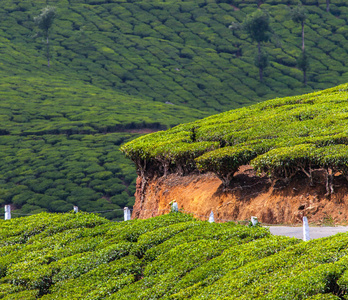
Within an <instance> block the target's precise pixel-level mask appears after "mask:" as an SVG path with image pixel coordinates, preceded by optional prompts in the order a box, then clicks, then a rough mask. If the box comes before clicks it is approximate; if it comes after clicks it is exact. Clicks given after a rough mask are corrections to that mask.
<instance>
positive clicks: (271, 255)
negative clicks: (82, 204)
mask: <svg viewBox="0 0 348 300" xmlns="http://www.w3.org/2000/svg"><path fill="white" fill-rule="evenodd" d="M0 223H1V224H0V225H1V226H0V227H1V232H0V253H1V258H0V262H1V273H0V294H1V297H3V298H4V299H27V300H30V299H68V298H69V299H217V300H218V299H226V298H228V299H289V300H290V299H291V300H292V299H303V298H306V299H321V300H323V299H344V297H345V296H346V295H347V274H348V273H347V272H348V271H347V253H348V250H347V249H348V235H347V234H337V235H335V236H332V237H328V238H322V239H317V240H312V241H309V242H302V241H300V240H297V239H293V238H288V237H279V236H272V235H271V234H270V233H269V230H268V229H267V228H262V227H248V226H243V225H236V224H234V223H233V222H228V223H208V222H203V221H198V220H196V219H193V218H192V217H191V216H188V215H185V214H181V213H171V214H168V215H166V216H160V217H156V218H152V219H148V220H132V221H127V222H118V223H116V222H110V221H108V220H106V219H104V218H100V217H98V216H96V215H93V214H81V213H78V214H72V213H69V214H46V213H41V214H38V215H36V216H31V217H25V218H20V219H12V220H10V221H3V220H1V221H0Z"/></svg>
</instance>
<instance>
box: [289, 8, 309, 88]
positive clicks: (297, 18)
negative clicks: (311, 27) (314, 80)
mask: <svg viewBox="0 0 348 300" xmlns="http://www.w3.org/2000/svg"><path fill="white" fill-rule="evenodd" d="M290 14H291V19H292V20H293V21H294V22H295V23H300V24H301V27H302V54H301V56H300V57H299V58H298V59H297V65H298V67H299V68H300V69H301V70H302V71H303V83H304V84H307V77H306V71H307V70H308V67H309V62H308V57H307V54H306V49H305V31H304V25H305V22H306V19H307V10H306V9H305V8H304V7H303V6H302V5H301V4H299V5H298V6H297V7H295V8H293V9H292V10H291V13H290Z"/></svg>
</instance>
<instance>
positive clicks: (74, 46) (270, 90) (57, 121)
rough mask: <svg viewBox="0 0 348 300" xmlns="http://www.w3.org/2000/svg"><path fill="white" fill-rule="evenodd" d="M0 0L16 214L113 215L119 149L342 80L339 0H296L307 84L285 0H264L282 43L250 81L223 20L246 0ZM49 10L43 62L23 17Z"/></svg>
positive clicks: (236, 36)
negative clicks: (302, 17) (302, 12)
mask: <svg viewBox="0 0 348 300" xmlns="http://www.w3.org/2000/svg"><path fill="white" fill-rule="evenodd" d="M224 2H226V1H210V0H199V1H177V0H175V1H172V0H170V1H164V2H163V1H159V0H154V1H124V0H112V1H111V0H105V1H104V0H96V1H94V0H78V1H67V0H63V1H61V0H59V1H58V0H50V1H46V0H45V1H44V0H38V1H31V0H23V1H14V0H4V1H2V2H1V3H2V5H1V7H0V16H1V20H2V21H1V24H0V53H1V55H0V78H1V80H0V98H1V104H0V106H1V109H0V147H1V148H0V152H1V157H2V159H1V162H0V205H4V204H11V205H12V209H13V210H15V211H14V214H13V215H14V216H16V214H32V213H37V212H40V211H50V212H66V211H69V210H71V208H72V206H73V205H77V206H79V208H80V209H82V210H85V211H89V212H92V211H94V212H95V211H103V214H104V216H106V217H108V218H111V219H120V218H121V216H122V208H123V207H124V206H126V205H127V206H131V205H132V204H133V202H134V197H133V194H134V192H135V181H136V173H135V169H134V167H133V166H132V165H131V163H130V162H129V161H127V160H125V159H124V157H122V155H121V154H120V153H118V149H119V145H120V144H122V143H123V142H125V141H129V140H131V139H133V138H135V137H137V136H139V134H142V133H146V132H153V131H157V130H159V129H167V128H170V127H172V126H174V125H177V124H180V123H185V122H190V121H194V120H197V119H200V118H203V117H206V116H208V115H211V114H212V113H216V112H221V111H226V110H228V109H232V108H236V107H242V106H245V105H250V104H252V103H256V102H259V101H261V100H265V99H269V98H273V97H276V96H282V95H293V94H299V93H302V92H304V91H306V92H307V91H308V92H309V91H313V90H317V89H322V88H326V87H328V86H332V85H335V84H338V83H341V82H345V81H346V80H347V76H346V70H345V64H346V60H345V56H346V49H347V47H348V46H347V26H346V23H347V17H346V15H347V14H346V8H345V1H343V0H336V1H335V3H332V5H331V11H330V12H329V13H327V12H326V10H325V8H326V7H325V4H324V3H318V2H316V1H315V2H311V1H307V2H306V8H307V9H308V11H309V15H308V19H307V22H306V26H305V29H306V34H307V39H306V45H307V46H308V47H309V53H311V56H312V60H311V71H310V72H309V81H308V86H307V87H304V86H303V85H302V83H301V78H302V75H301V72H300V71H299V70H297V68H296V67H295V58H296V57H297V55H298V53H299V52H300V48H299V45H300V36H299V34H300V31H299V30H300V28H299V26H298V25H297V24H295V23H293V22H292V21H289V16H288V5H290V6H293V5H295V4H296V3H295V2H296V1H285V2H284V1H270V0H267V1H263V4H262V8H265V9H267V10H269V12H270V15H271V16H272V27H273V28H274V31H275V33H276V34H277V35H278V36H279V40H280V41H281V42H282V44H281V45H276V44H274V43H273V42H272V43H268V44H267V45H265V47H266V48H267V51H268V52H269V53H270V61H271V65H270V67H269V68H268V69H267V70H266V73H265V75H266V76H265V78H266V79H265V82H264V83H263V84H260V83H259V81H258V78H257V73H258V72H257V69H256V67H255V66H254V65H253V58H252V56H253V52H254V49H255V45H254V44H252V43H251V41H250V40H249V39H248V38H247V37H246V35H245V34H244V33H242V32H235V33H233V32H231V31H230V30H229V29H228V26H229V25H230V24H231V22H234V21H242V20H243V19H244V17H245V15H246V14H248V13H250V12H252V11H254V10H255V9H256V4H255V3H254V2H255V1H237V0H235V1H231V2H230V1H229V2H228V3H224ZM47 4H49V5H53V6H56V7H57V11H58V16H57V19H56V20H55V22H54V24H53V27H52V31H51V33H50V45H51V51H50V52H51V67H50V68H48V67H47V62H46V57H45V53H46V47H45V42H44V41H43V40H42V36H38V35H37V33H38V28H37V27H36V26H35V24H34V17H35V16H37V15H38V14H39V13H40V11H41V9H42V8H43V7H45V6H46V5H47Z"/></svg>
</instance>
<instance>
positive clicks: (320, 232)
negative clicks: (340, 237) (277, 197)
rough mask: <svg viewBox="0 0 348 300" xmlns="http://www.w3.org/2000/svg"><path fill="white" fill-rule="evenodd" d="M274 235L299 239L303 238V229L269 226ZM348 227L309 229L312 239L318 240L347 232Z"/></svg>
mask: <svg viewBox="0 0 348 300" xmlns="http://www.w3.org/2000/svg"><path fill="white" fill-rule="evenodd" d="M267 227H269V229H270V231H271V233H272V234H274V235H285V236H289V237H295V238H298V239H302V238H303V228H302V227H288V226H267ZM347 231H348V226H337V227H309V236H310V239H318V238H322V237H327V236H331V235H335V234H336V233H339V232H347Z"/></svg>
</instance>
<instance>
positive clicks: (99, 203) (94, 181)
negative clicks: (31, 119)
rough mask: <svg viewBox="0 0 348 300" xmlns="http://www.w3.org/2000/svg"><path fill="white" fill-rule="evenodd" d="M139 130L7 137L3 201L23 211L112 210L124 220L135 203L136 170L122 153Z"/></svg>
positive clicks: (0, 176)
mask: <svg viewBox="0 0 348 300" xmlns="http://www.w3.org/2000/svg"><path fill="white" fill-rule="evenodd" d="M135 136H137V135H134V134H122V133H114V134H107V135H100V134H99V135H71V136H69V137H67V136H65V135H55V136H53V135H43V136H29V137H20V136H3V137H1V139H0V147H1V156H2V159H1V162H0V170H1V173H0V199H1V200H0V204H1V205H4V204H12V205H13V206H14V207H13V208H15V209H16V210H15V211H14V212H13V213H14V216H17V215H18V214H32V213H38V212H41V211H50V212H67V211H70V210H72V207H73V206H74V205H77V206H78V207H79V208H80V209H81V210H84V211H108V212H106V213H105V214H103V216H104V217H107V218H109V219H121V218H122V217H123V211H122V209H121V208H123V207H124V206H132V205H133V203H134V193H135V179H136V176H135V170H134V167H133V166H132V165H131V163H130V162H129V161H127V160H126V159H125V158H124V157H122V154H121V153H120V152H119V151H118V148H119V145H120V144H121V143H122V142H123V141H127V140H129V139H131V138H134V137H135Z"/></svg>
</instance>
